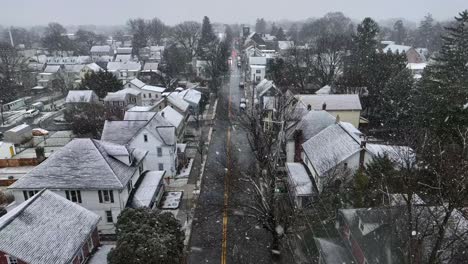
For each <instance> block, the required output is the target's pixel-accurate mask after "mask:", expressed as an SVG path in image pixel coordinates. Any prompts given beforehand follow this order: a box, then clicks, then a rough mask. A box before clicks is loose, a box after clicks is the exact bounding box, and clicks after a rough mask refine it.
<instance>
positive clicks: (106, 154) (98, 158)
mask: <svg viewBox="0 0 468 264" xmlns="http://www.w3.org/2000/svg"><path fill="white" fill-rule="evenodd" d="M119 132H120V133H123V132H124V131H119ZM131 153H132V156H133V157H135V159H134V162H133V164H132V165H131V166H129V165H127V164H125V163H123V162H121V161H119V160H118V159H117V158H116V156H121V155H125V154H126V155H129V156H130V150H128V149H127V148H126V147H125V146H122V145H117V144H113V143H110V142H104V141H99V140H94V139H88V138H80V139H74V140H72V141H71V142H70V143H68V144H67V145H65V146H64V147H63V148H61V149H60V150H58V151H57V152H54V153H53V154H52V155H51V156H50V157H49V158H48V159H46V160H45V161H44V162H42V163H41V164H39V165H38V166H37V167H35V168H34V169H33V170H32V171H30V172H29V173H28V174H26V175H25V176H23V177H22V178H21V179H19V180H18V181H16V182H15V183H14V184H13V185H12V186H10V187H9V188H11V189H42V188H50V189H122V188H124V186H126V185H127V182H128V180H129V179H130V178H131V177H132V175H133V173H134V172H135V171H136V170H137V169H138V165H137V164H138V163H139V162H141V159H142V158H143V157H144V156H145V155H146V151H140V150H136V149H135V150H133V151H132V152H131Z"/></svg>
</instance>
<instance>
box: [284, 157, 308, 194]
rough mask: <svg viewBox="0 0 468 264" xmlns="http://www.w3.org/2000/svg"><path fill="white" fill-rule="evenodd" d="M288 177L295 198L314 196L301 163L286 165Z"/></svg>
mask: <svg viewBox="0 0 468 264" xmlns="http://www.w3.org/2000/svg"><path fill="white" fill-rule="evenodd" d="M286 168H287V169H288V176H289V177H290V178H291V184H292V185H293V186H292V187H293V188H294V189H295V195H296V196H310V195H312V194H314V186H313V184H312V181H311V180H310V177H309V174H308V173H307V170H306V169H305V167H304V165H303V164H302V163H297V162H288V163H286Z"/></svg>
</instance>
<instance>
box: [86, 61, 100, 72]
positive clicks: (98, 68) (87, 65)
mask: <svg viewBox="0 0 468 264" xmlns="http://www.w3.org/2000/svg"><path fill="white" fill-rule="evenodd" d="M86 67H88V68H90V69H91V70H93V71H95V72H98V71H102V68H101V66H99V65H97V64H96V63H95V62H93V63H90V64H86Z"/></svg>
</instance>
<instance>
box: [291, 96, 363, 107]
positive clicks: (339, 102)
mask: <svg viewBox="0 0 468 264" xmlns="http://www.w3.org/2000/svg"><path fill="white" fill-rule="evenodd" d="M296 98H297V99H298V100H300V101H302V102H303V103H304V105H306V106H307V105H311V106H312V109H314V110H322V107H323V104H326V110H341V111H343V110H359V111H360V110H362V107H361V101H360V100H359V96H358V95H357V94H329V95H316V94H298V95H296Z"/></svg>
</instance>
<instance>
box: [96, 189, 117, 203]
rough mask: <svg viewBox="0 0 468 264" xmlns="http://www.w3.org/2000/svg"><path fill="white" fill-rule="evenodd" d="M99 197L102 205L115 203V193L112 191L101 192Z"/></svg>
mask: <svg viewBox="0 0 468 264" xmlns="http://www.w3.org/2000/svg"><path fill="white" fill-rule="evenodd" d="M98 196H99V202H100V203H114V192H113V191H112V190H99V191H98Z"/></svg>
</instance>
